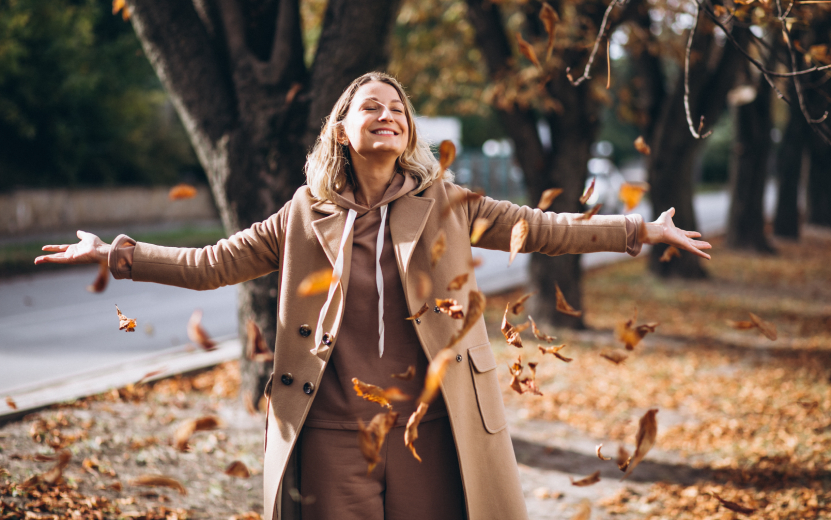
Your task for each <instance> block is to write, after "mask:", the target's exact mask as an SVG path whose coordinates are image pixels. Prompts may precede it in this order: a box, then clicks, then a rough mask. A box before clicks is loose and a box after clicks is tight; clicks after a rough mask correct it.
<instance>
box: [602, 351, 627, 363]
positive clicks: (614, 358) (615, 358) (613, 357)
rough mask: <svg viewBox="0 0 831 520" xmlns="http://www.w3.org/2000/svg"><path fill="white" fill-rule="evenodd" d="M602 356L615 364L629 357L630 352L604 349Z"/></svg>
mask: <svg viewBox="0 0 831 520" xmlns="http://www.w3.org/2000/svg"><path fill="white" fill-rule="evenodd" d="M600 357H602V358H604V359H608V360H609V361H611V362H612V363H614V364H615V365H619V364H621V363H623V362H624V361H626V358H628V357H629V354H624V353H623V352H619V351H617V350H604V351H603V352H601V353H600Z"/></svg>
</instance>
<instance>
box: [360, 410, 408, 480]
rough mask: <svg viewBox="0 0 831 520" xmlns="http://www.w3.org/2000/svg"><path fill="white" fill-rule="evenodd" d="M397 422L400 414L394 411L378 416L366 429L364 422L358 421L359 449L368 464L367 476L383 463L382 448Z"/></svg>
mask: <svg viewBox="0 0 831 520" xmlns="http://www.w3.org/2000/svg"><path fill="white" fill-rule="evenodd" d="M397 421H398V412H393V411H392V410H390V411H388V412H381V413H378V414H376V415H375V417H373V418H372V420H371V421H369V425H368V426H366V427H364V422H363V421H362V420H360V419H358V447H359V448H360V449H361V454H362V455H363V456H364V460H366V462H367V469H366V474H367V475H369V474H370V473H372V470H373V469H375V466H376V465H377V464H378V463H379V462H381V447H382V446H383V445H384V440H385V439H386V438H387V434H388V433H389V431H390V430H391V429H392V427H393V426H395V423H396V422H397Z"/></svg>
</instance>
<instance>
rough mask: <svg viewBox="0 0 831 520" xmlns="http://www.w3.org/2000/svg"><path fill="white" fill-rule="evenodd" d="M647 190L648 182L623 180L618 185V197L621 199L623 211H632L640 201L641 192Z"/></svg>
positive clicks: (641, 197)
mask: <svg viewBox="0 0 831 520" xmlns="http://www.w3.org/2000/svg"><path fill="white" fill-rule="evenodd" d="M647 191H649V184H647V183H645V182H638V183H634V182H624V183H623V184H621V185H620V191H619V192H618V198H619V199H620V200H621V201H623V211H632V210H633V209H635V207H636V206H637V205H638V204H640V203H641V199H643V194H644V193H646V192H647Z"/></svg>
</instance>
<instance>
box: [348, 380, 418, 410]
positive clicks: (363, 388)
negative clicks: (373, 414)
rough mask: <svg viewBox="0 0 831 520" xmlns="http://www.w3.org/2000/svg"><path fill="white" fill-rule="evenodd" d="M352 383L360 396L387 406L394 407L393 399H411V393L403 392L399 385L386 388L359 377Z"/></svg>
mask: <svg viewBox="0 0 831 520" xmlns="http://www.w3.org/2000/svg"><path fill="white" fill-rule="evenodd" d="M352 385H353V388H355V393H356V394H358V397H363V398H364V399H366V400H367V401H372V402H373V403H378V404H380V405H381V406H385V407H387V408H392V402H393V401H406V400H408V399H410V396H409V395H407V394H405V393H403V392H402V391H401V390H399V389H398V388H397V387H394V386H391V387H389V388H386V389H384V388H381V387H380V386H376V385H371V384H369V383H364V382H363V381H361V380H359V379H358V378H357V377H353V378H352Z"/></svg>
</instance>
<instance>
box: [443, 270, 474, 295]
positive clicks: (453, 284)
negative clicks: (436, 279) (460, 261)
mask: <svg viewBox="0 0 831 520" xmlns="http://www.w3.org/2000/svg"><path fill="white" fill-rule="evenodd" d="M468 276H470V274H469V273H464V274H460V275H459V276H457V277H456V278H453V279H452V280H450V283H449V284H447V290H448V291H458V290H459V289H461V288H462V287H464V285H465V284H466V283H467V279H468Z"/></svg>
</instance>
